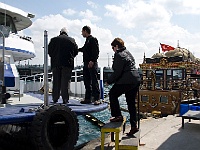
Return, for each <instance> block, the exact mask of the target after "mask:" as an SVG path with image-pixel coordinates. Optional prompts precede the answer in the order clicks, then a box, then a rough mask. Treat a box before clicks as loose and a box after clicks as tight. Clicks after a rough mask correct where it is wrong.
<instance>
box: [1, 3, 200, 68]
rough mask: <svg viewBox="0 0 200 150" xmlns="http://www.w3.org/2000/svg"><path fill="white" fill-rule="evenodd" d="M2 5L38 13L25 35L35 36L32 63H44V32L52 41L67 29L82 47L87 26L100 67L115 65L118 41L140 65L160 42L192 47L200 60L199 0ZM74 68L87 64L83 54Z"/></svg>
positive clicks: (191, 49) (76, 61) (154, 50)
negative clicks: (114, 47) (113, 45)
mask: <svg viewBox="0 0 200 150" xmlns="http://www.w3.org/2000/svg"><path fill="white" fill-rule="evenodd" d="M0 1H1V2H3V3H6V4H8V5H11V6H13V7H17V8H19V9H22V10H23V11H25V12H29V13H32V14H35V18H34V19H32V21H33V24H32V26H31V27H29V28H28V29H26V30H24V31H23V32H21V33H20V34H25V35H28V36H31V37H32V40H33V41H34V43H35V51H36V57H35V58H34V59H32V60H30V61H29V63H30V64H43V62H44V60H43V58H44V56H43V48H42V47H43V45H44V43H43V32H44V30H47V31H48V35H49V36H48V39H49V40H50V38H52V37H53V36H57V35H58V34H59V31H60V29H61V28H62V27H67V28H68V30H69V33H68V34H69V36H72V37H74V38H75V40H76V42H77V44H78V46H79V47H82V46H83V44H84V42H85V39H84V38H83V37H82V36H81V29H82V27H83V26H84V25H89V26H90V27H91V28H92V35H93V36H95V37H97V39H98V40H99V44H100V57H99V65H100V66H108V65H109V66H111V64H112V59H111V57H112V56H113V54H114V53H113V51H112V49H111V46H110V43H111V42H112V40H113V39H114V38H115V37H120V38H122V39H123V40H124V42H125V46H126V47H127V49H128V50H129V51H130V52H131V53H132V54H133V56H134V57H135V60H136V65H137V67H138V66H139V64H140V63H142V60H143V55H144V52H145V54H146V57H151V56H152V55H153V54H154V53H156V52H158V49H159V47H160V43H163V44H168V45H171V46H173V47H177V41H178V40H179V45H180V47H183V48H187V49H189V50H190V51H191V52H192V53H193V54H194V55H195V56H196V57H198V58H199V57H200V53H199V49H200V42H199V41H200V1H199V0H79V1H77V0H0ZM75 64H77V65H81V64H82V54H81V53H80V54H79V55H78V56H77V57H76V59H75Z"/></svg>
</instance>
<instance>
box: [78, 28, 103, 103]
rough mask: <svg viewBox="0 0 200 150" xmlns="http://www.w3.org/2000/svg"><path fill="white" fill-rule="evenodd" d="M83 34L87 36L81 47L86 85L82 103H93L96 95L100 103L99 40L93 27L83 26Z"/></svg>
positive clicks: (96, 100)
mask: <svg viewBox="0 0 200 150" xmlns="http://www.w3.org/2000/svg"><path fill="white" fill-rule="evenodd" d="M82 35H83V37H84V38H86V41H85V44H84V46H83V47H82V48H79V51H80V52H83V63H84V65H83V80H84V85H85V99H84V101H81V103H82V104H88V103H91V97H92V96H93V97H94V104H95V105H98V104H100V101H99V98H100V91H99V83H98V72H97V69H98V63H97V59H98V57H99V44H98V40H97V39H96V38H95V37H93V36H92V35H91V28H90V27H89V26H84V27H83V28H82Z"/></svg>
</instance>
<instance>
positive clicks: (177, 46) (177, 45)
mask: <svg viewBox="0 0 200 150" xmlns="http://www.w3.org/2000/svg"><path fill="white" fill-rule="evenodd" d="M177 47H178V48H180V46H179V40H178V43H177Z"/></svg>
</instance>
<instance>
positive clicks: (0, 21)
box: [0, 13, 17, 33]
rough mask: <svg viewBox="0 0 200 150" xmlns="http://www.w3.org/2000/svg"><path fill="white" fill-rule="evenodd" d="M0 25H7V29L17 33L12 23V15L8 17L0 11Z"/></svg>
mask: <svg viewBox="0 0 200 150" xmlns="http://www.w3.org/2000/svg"><path fill="white" fill-rule="evenodd" d="M5 16H6V17H5ZM0 25H4V26H6V27H9V29H10V31H11V32H12V33H17V30H16V28H15V25H14V23H13V19H12V17H10V16H8V15H5V14H3V13H0Z"/></svg>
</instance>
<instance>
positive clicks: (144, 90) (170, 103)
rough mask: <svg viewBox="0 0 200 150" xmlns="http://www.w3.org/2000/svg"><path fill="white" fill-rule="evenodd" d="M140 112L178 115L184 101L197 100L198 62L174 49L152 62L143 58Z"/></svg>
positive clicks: (199, 82)
mask: <svg viewBox="0 0 200 150" xmlns="http://www.w3.org/2000/svg"><path fill="white" fill-rule="evenodd" d="M140 68H141V70H142V84H141V89H140V92H139V97H140V103H139V104H140V112H149V113H152V112H153V111H160V112H161V113H162V114H175V113H179V109H180V103H181V101H183V100H187V99H194V98H199V97H200V92H199V90H200V80H199V79H198V78H196V77H197V76H199V73H200V59H198V58H195V57H194V55H193V54H192V53H191V52H190V51H189V50H187V49H184V48H180V47H177V48H175V49H174V50H170V51H167V52H166V53H164V52H162V53H160V52H159V53H156V54H154V55H153V56H152V57H151V58H146V57H145V55H144V59H143V63H142V64H140Z"/></svg>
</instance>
